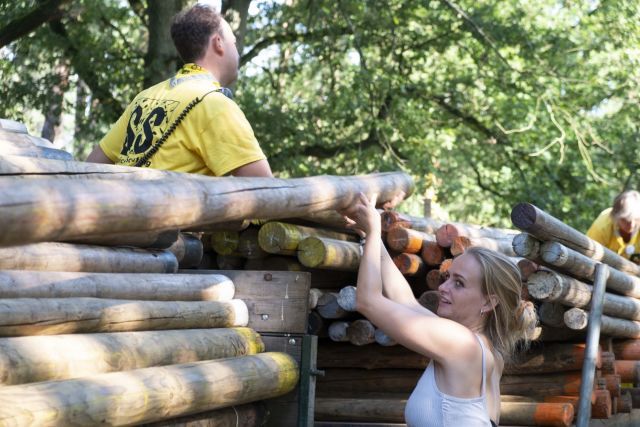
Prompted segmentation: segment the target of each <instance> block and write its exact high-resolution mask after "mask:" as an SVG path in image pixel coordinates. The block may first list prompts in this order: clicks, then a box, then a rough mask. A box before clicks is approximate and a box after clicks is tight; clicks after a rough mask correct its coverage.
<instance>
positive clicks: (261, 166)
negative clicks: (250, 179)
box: [91, 153, 273, 178]
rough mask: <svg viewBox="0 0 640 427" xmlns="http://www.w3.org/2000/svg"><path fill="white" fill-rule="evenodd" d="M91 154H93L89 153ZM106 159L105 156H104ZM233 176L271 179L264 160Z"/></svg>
mask: <svg viewBox="0 0 640 427" xmlns="http://www.w3.org/2000/svg"><path fill="white" fill-rule="evenodd" d="M91 154H93V153H91ZM105 157H106V156H105ZM231 175H233V176H263V177H267V178H273V174H272V173H271V166H269V162H268V161H267V160H265V159H262V160H258V161H256V162H252V163H247V164H246V165H243V166H240V167H239V168H236V169H234V170H232V171H231Z"/></svg>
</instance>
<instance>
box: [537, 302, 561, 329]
mask: <svg viewBox="0 0 640 427" xmlns="http://www.w3.org/2000/svg"><path fill="white" fill-rule="evenodd" d="M566 311H567V308H566V307H565V306H563V305H562V304H558V303H554V302H543V303H542V304H540V307H538V317H539V318H540V322H542V323H544V324H545V325H547V326H551V327H553V328H561V327H563V326H564V325H565V312H566Z"/></svg>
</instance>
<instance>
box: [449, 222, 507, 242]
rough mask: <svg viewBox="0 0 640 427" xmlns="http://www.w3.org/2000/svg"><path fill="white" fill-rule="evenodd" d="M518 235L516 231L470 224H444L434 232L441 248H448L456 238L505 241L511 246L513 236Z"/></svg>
mask: <svg viewBox="0 0 640 427" xmlns="http://www.w3.org/2000/svg"><path fill="white" fill-rule="evenodd" d="M516 234H518V232H517V231H516V230H507V229H500V228H490V227H480V226H476V225H471V224H462V223H452V222H450V223H446V224H443V225H442V226H440V227H439V228H438V229H437V230H436V240H437V242H438V244H439V245H440V246H442V247H445V248H448V247H450V246H451V245H452V244H453V241H454V239H455V238H456V237H463V236H464V237H471V238H489V239H493V240H505V241H508V242H509V244H511V241H512V240H513V236H514V235H516Z"/></svg>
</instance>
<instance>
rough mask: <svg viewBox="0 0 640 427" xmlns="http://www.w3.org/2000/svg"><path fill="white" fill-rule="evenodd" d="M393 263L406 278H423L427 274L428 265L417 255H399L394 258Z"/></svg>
mask: <svg viewBox="0 0 640 427" xmlns="http://www.w3.org/2000/svg"><path fill="white" fill-rule="evenodd" d="M393 263H394V264H395V266H396V267H398V270H400V273H402V274H403V275H405V276H410V277H414V276H418V277H423V276H425V275H426V272H427V265H426V264H425V263H424V261H423V260H422V258H421V257H419V256H418V255H416V254H398V255H396V256H394V257H393Z"/></svg>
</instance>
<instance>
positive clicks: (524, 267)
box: [518, 258, 540, 282]
mask: <svg viewBox="0 0 640 427" xmlns="http://www.w3.org/2000/svg"><path fill="white" fill-rule="evenodd" d="M539 268H540V266H539V265H538V264H537V263H535V262H533V261H531V260H530V259H526V258H522V259H521V260H520V261H518V270H520V276H521V277H522V281H523V282H526V281H527V280H529V277H531V275H532V274H533V273H535V272H536V271H538V269H539Z"/></svg>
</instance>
